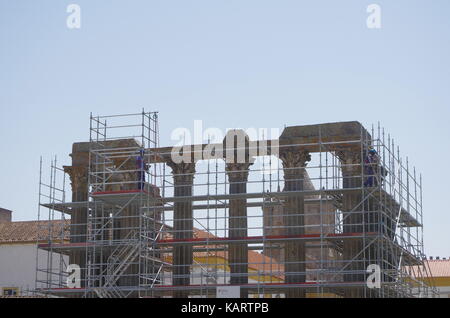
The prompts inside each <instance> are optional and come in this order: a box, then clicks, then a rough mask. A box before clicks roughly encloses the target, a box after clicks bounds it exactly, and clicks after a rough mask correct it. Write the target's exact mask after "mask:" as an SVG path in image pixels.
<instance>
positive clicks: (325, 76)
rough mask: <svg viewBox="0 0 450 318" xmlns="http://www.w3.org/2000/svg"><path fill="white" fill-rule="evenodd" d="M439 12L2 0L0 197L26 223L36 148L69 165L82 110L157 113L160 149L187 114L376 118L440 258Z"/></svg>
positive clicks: (437, 3)
mask: <svg viewBox="0 0 450 318" xmlns="http://www.w3.org/2000/svg"><path fill="white" fill-rule="evenodd" d="M70 3H77V4H79V5H80V6H81V10H82V11H81V18H82V25H81V29H80V30H70V29H68V28H67V27H66V18H67V16H68V14H67V13H66V7H67V5H69V4H70ZM371 3H377V4H379V5H381V8H382V28H381V29H380V30H370V29H368V28H367V27H366V17H367V13H366V8H367V5H369V4H371ZM449 15H450V2H449V1H448V0H432V1H430V0H420V1H419V0H396V1H392V0H389V1H388V0H382V1H381V0H379V1H365V0H342V1H337V0H328V1H324V0H309V1H299V0H277V1H275V0H270V1H269V0H227V1H225V0H160V1H149V0H145V1H144V0H142V1H138V0H134V1H117V0H116V1H112V0H96V1H92V0H89V1H87V0H71V1H63V0H60V1H54V0H45V1H44V0H33V1H31V0H30V1H24V0H14V1H11V0H0V136H1V138H0V142H1V147H0V149H1V156H0V206H1V207H4V208H8V209H11V210H13V211H14V217H13V218H14V220H28V219H35V218H36V216H37V212H36V211H37V192H38V166H39V156H40V155H43V156H44V158H45V159H47V160H49V159H50V156H51V155H57V156H58V158H59V159H60V163H61V164H68V163H69V162H70V158H69V157H68V153H70V151H71V144H72V142H74V141H83V140H86V139H87V138H88V133H89V130H88V125H89V113H90V112H93V113H94V114H115V113H124V112H136V111H140V110H141V108H142V107H146V109H148V110H151V109H155V110H159V112H160V124H161V134H162V143H163V144H168V143H169V136H170V132H171V130H172V129H173V128H175V127H192V126H193V120H194V119H202V120H203V121H204V125H205V126H207V127H218V128H221V129H225V128H228V127H244V128H245V127H283V126H284V125H301V124H312V123H320V122H332V121H341V120H358V121H360V122H362V123H363V124H365V125H371V124H372V123H376V122H377V121H380V122H381V123H382V125H383V126H384V127H386V129H387V130H388V131H389V132H390V133H391V135H393V136H394V137H395V140H396V143H397V144H399V145H400V147H401V152H402V153H403V154H404V155H409V157H410V162H411V163H412V164H414V165H415V166H416V167H417V169H418V170H419V171H421V172H422V173H423V176H424V207H425V210H424V214H425V244H426V251H427V254H429V255H441V256H450V247H449V245H448V243H449V242H450V230H449V226H450V210H449V208H448V202H447V200H446V198H447V196H448V195H449V191H448V189H449V187H448V183H449V182H450V169H449V167H448V164H447V162H446V160H448V158H450V147H449V141H448V140H449V138H450V125H449V124H448V120H449V118H450V105H449V103H450V85H449V84H450V37H449V35H450V19H449Z"/></svg>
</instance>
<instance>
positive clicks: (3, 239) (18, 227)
mask: <svg viewBox="0 0 450 318" xmlns="http://www.w3.org/2000/svg"><path fill="white" fill-rule="evenodd" d="M56 225H57V224H56ZM47 226H48V222H45V221H40V222H39V221H23V222H12V219H11V211H9V210H5V209H0V292H1V296H3V297H5V296H6V297H7V296H30V295H31V291H32V290H34V288H35V284H36V260H37V252H38V249H37V243H38V241H39V240H41V241H40V242H42V238H44V237H45V236H46V234H47V233H48V229H47ZM39 253H42V254H46V253H47V252H46V251H43V250H39ZM39 256H40V257H39V260H40V262H41V261H42V262H43V261H44V260H46V256H45V257H44V255H39ZM64 257H65V256H63V258H64ZM65 258H66V262H67V257H65ZM54 261H55V262H56V261H59V255H58V257H55V260H54ZM39 265H40V267H41V268H44V267H45V266H46V264H39ZM38 279H43V277H38Z"/></svg>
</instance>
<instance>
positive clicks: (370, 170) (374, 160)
mask: <svg viewBox="0 0 450 318" xmlns="http://www.w3.org/2000/svg"><path fill="white" fill-rule="evenodd" d="M379 161H380V160H379V157H378V154H377V151H376V150H375V149H374V148H372V147H370V148H369V151H368V152H367V156H366V158H365V159H364V174H365V175H366V181H365V182H364V187H376V186H377V185H378V180H377V170H378V165H379Z"/></svg>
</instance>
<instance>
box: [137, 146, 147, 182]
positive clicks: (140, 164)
mask: <svg viewBox="0 0 450 318" xmlns="http://www.w3.org/2000/svg"><path fill="white" fill-rule="evenodd" d="M149 167H150V166H149V164H147V162H146V160H145V150H144V148H141V149H140V150H139V155H138V156H137V157H136V170H137V171H136V173H137V180H138V189H139V190H144V187H145V174H146V173H147V171H148V169H149Z"/></svg>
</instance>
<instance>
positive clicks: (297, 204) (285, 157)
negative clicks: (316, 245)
mask: <svg viewBox="0 0 450 318" xmlns="http://www.w3.org/2000/svg"><path fill="white" fill-rule="evenodd" d="M280 159H281V160H282V163H283V171H284V182H285V184H284V190H283V191H289V192H295V191H302V190H303V180H304V172H305V166H306V164H307V162H308V161H310V160H311V156H310V154H309V153H308V152H307V151H305V150H302V149H301V148H297V147H284V148H282V149H280ZM304 209H305V198H304V195H303V194H302V193H301V192H299V193H298V194H296V195H289V196H286V198H285V201H284V205H283V211H284V224H285V226H286V235H288V236H295V235H303V234H304V233H305V229H304V225H305V220H304V212H305V211H304ZM284 262H285V265H284V267H285V282H286V283H288V284H293V283H304V282H305V279H306V265H305V242H304V241H303V240H289V241H287V242H286V243H285V256H284ZM286 297H289V298H300V297H305V290H304V289H302V288H288V289H287V292H286Z"/></svg>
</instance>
